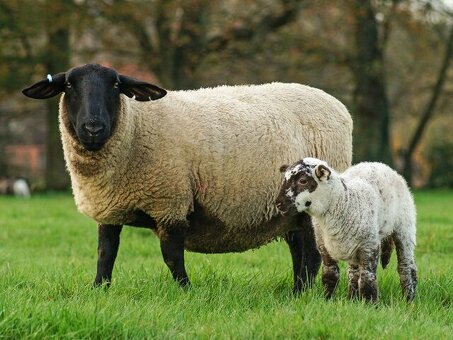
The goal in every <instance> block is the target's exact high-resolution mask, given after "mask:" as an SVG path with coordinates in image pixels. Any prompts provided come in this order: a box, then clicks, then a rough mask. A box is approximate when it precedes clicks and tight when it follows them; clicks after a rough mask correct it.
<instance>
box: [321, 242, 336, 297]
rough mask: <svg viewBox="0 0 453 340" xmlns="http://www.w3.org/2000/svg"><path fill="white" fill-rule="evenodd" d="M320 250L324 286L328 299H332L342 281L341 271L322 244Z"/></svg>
mask: <svg viewBox="0 0 453 340" xmlns="http://www.w3.org/2000/svg"><path fill="white" fill-rule="evenodd" d="M318 248H319V252H320V253H321V258H322V285H323V286H324V291H325V297H326V299H330V298H331V297H332V295H333V293H334V291H335V288H336V287H337V284H338V280H339V279H340V270H339V268H338V264H337V261H335V260H334V259H332V258H331V257H330V255H329V253H328V252H327V250H326V248H325V247H324V246H323V245H322V244H321V245H319V246H318Z"/></svg>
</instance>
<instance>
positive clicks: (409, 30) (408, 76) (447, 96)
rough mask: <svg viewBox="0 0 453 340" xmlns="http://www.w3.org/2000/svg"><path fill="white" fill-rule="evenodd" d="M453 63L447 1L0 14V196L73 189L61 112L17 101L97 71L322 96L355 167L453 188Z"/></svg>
mask: <svg viewBox="0 0 453 340" xmlns="http://www.w3.org/2000/svg"><path fill="white" fill-rule="evenodd" d="M452 56H453V1H452V0H438V1H437V0H433V1H416V0H414V1H404V0H339V1H324V0H305V1H304V0H302V1H295V0H223V1H218V0H184V1H182V0H153V1H141V0H135V1H134V0H129V1H127V0H104V1H89V0H86V1H83V0H52V1H50V0H47V1H46V0H40V1H36V0H20V1H17V0H7V1H5V0H0V192H2V193H7V192H11V188H12V184H11V183H12V182H13V181H14V180H16V179H18V178H24V179H26V181H27V183H29V184H30V185H31V187H32V189H33V190H64V189H67V188H68V187H69V178H68V175H67V173H66V171H65V168H64V161H63V154H62V150H61V142H60V136H59V132H58V112H57V111H58V108H57V99H55V100H48V101H37V100H31V99H28V98H25V97H24V96H23V95H22V94H21V92H20V90H21V89H23V88H24V87H27V86H28V85H30V84H32V83H33V82H35V81H38V80H41V79H43V78H45V77H46V75H47V74H48V73H50V74H55V73H58V72H62V71H66V70H67V69H69V68H70V67H73V66H76V65H80V64H85V63H93V62H96V63H100V64H103V65H106V66H111V67H114V68H116V69H117V70H118V71H120V72H122V73H124V74H128V75H131V76H134V77H137V78H141V79H144V80H148V81H151V82H154V83H156V84H158V85H160V86H162V87H164V88H166V89H171V90H176V89H189V88H198V87H207V86H216V85H222V84H249V83H253V84H259V83H265V82H271V81H282V82H298V83H303V84H308V85H311V86H314V87H318V88H321V89H323V90H325V91H327V92H329V93H330V94H332V95H334V96H335V97H337V98H339V99H340V100H341V101H343V102H344V103H345V104H346V106H347V107H348V108H349V110H350V112H351V114H352V115H353V119H354V162H358V161H363V160H377V161H382V162H385V163H387V164H389V165H391V166H393V167H395V168H396V169H397V170H398V171H399V172H400V173H402V174H404V176H405V177H406V179H407V180H408V181H409V182H410V183H411V185H412V186H413V187H453V171H452V168H453V114H452V112H451V111H452V109H453V70H452V69H453V66H451V63H452Z"/></svg>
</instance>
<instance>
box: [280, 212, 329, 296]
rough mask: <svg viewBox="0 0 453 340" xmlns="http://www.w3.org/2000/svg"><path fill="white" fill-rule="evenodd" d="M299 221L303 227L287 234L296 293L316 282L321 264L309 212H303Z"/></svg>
mask: <svg viewBox="0 0 453 340" xmlns="http://www.w3.org/2000/svg"><path fill="white" fill-rule="evenodd" d="M297 223H298V225H299V226H301V227H302V229H301V230H296V231H290V232H288V233H287V234H286V235H285V240H286V242H287V243H288V246H289V250H290V252H291V257H292V260H293V272H294V286H293V292H294V293H296V294H297V293H300V292H301V291H302V290H303V289H304V288H306V287H307V286H311V285H312V284H313V283H314V281H315V277H316V274H317V273H318V270H319V266H320V264H321V256H320V254H319V251H318V248H317V247H316V241H315V236H314V232H313V226H312V224H311V218H310V217H309V216H308V215H307V214H301V215H300V216H298V220H297Z"/></svg>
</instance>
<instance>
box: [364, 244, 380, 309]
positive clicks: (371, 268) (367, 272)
mask: <svg viewBox="0 0 453 340" xmlns="http://www.w3.org/2000/svg"><path fill="white" fill-rule="evenodd" d="M379 247H380V246H379V245H377V246H376V247H373V248H371V249H370V248H366V247H364V248H366V249H364V250H362V251H360V253H359V259H360V265H359V267H360V276H359V296H360V297H361V298H362V299H365V300H366V301H367V302H376V301H377V300H378V285H377V281H376V270H377V265H378V261H379Z"/></svg>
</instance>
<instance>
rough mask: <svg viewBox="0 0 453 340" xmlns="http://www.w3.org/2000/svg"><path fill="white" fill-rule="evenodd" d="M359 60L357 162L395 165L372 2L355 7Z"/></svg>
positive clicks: (356, 63)
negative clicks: (391, 148) (393, 162)
mask: <svg viewBox="0 0 453 340" xmlns="http://www.w3.org/2000/svg"><path fill="white" fill-rule="evenodd" d="M354 17H355V43H356V57H355V60H354V63H353V65H352V73H353V76H354V79H355V89H354V94H353V116H354V130H355V134H354V158H355V161H356V162H358V161H364V160H369V161H380V162H384V163H387V164H390V165H391V164H392V158H391V152H390V134H389V115H390V112H389V102H388V98H387V93H386V88H385V79H384V57H383V51H382V48H381V47H380V44H379V37H378V23H377V22H376V18H375V13H374V11H373V8H372V5H371V1H369V0H367V1H363V0H356V2H355V7H354Z"/></svg>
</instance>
